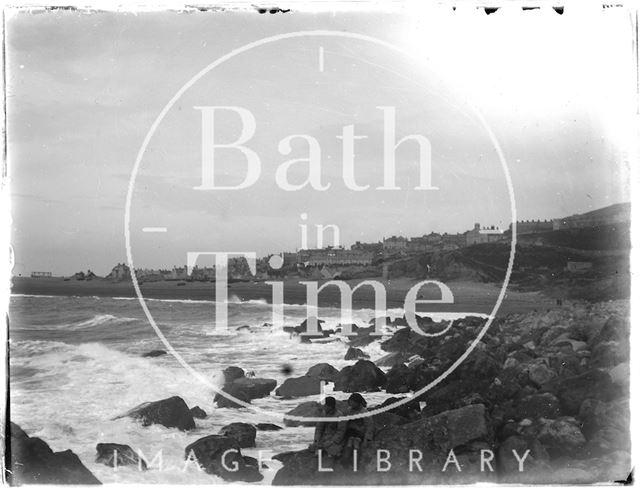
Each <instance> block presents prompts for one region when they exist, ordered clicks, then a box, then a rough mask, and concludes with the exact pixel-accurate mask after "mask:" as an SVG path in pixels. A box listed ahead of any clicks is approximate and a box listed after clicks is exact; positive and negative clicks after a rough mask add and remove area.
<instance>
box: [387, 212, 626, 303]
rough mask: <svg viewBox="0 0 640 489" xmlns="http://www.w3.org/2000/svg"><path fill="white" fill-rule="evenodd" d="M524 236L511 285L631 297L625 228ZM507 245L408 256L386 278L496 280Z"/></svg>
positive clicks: (559, 293)
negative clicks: (576, 267) (581, 265)
mask: <svg viewBox="0 0 640 489" xmlns="http://www.w3.org/2000/svg"><path fill="white" fill-rule="evenodd" d="M534 237H535V239H534ZM523 238H524V239H520V237H519V241H518V244H517V245H516V255H515V260H514V266H513V270H512V276H511V285H510V287H511V288H512V289H515V290H521V291H538V290H539V291H544V292H545V293H547V294H549V295H551V296H553V297H557V298H567V299H585V300H609V299H617V298H627V297H628V296H629V283H630V277H629V250H630V240H629V227H628V226H626V225H610V226H599V227H593V228H586V229H566V230H559V231H549V232H546V233H537V234H535V235H531V237H530V238H529V236H528V235H523ZM528 238H529V239H528ZM510 246H511V245H510V243H509V242H496V243H487V244H477V245H474V246H470V247H467V248H461V249H458V250H454V251H442V252H435V253H425V254H422V255H419V256H412V257H407V258H405V259H402V260H397V261H395V262H393V263H391V264H389V265H388V267H389V276H390V277H398V276H402V275H404V276H414V277H416V278H433V279H437V280H441V281H444V282H447V281H455V280H472V281H477V282H495V283H500V282H502V281H503V280H504V277H505V273H506V270H507V265H508V263H509V254H510ZM568 262H586V263H588V264H589V265H587V266H590V267H591V268H589V269H587V270H584V271H580V272H575V271H568V270H567V263H568Z"/></svg>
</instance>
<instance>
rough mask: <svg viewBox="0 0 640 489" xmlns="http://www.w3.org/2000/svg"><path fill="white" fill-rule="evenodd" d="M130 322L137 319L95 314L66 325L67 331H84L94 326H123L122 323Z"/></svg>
mask: <svg viewBox="0 0 640 489" xmlns="http://www.w3.org/2000/svg"><path fill="white" fill-rule="evenodd" d="M132 321H137V319H136V318H130V317H120V316H114V315H113V314H96V315H95V316H93V317H92V318H90V319H85V320H84V321H78V322H76V323H71V324H68V325H67V328H68V329H84V328H92V327H95V326H101V325H103V324H107V323H112V324H124V323H130V322H132Z"/></svg>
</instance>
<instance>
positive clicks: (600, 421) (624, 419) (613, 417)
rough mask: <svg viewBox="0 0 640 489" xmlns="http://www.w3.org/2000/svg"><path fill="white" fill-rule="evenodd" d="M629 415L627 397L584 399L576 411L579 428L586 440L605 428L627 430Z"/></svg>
mask: <svg viewBox="0 0 640 489" xmlns="http://www.w3.org/2000/svg"><path fill="white" fill-rule="evenodd" d="M630 417H631V413H630V409H629V400H628V399H620V400H617V401H613V402H603V401H599V400H597V399H585V401H584V402H583V403H582V405H581V406H580V412H579V413H578V420H579V421H580V429H581V431H582V433H583V434H584V435H585V437H586V438H587V440H590V439H591V437H592V436H593V435H594V434H595V433H596V432H598V431H599V430H602V429H605V428H613V429H615V430H617V431H621V432H623V433H624V432H628V431H629V420H630Z"/></svg>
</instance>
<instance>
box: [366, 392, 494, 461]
mask: <svg viewBox="0 0 640 489" xmlns="http://www.w3.org/2000/svg"><path fill="white" fill-rule="evenodd" d="M486 414H487V412H486V408H485V406H484V405H482V404H474V405H470V406H465V407H462V408H460V409H454V410H451V411H445V412H442V413H440V414H437V415H436V416H431V417H428V418H421V419H418V420H417V421H413V422H411V423H407V424H403V425H400V426H393V427H391V428H387V429H384V430H382V431H380V433H379V434H378V436H377V437H376V440H375V441H376V445H377V446H379V447H381V448H388V449H397V448H401V449H402V450H405V453H406V450H408V449H410V448H417V449H421V448H423V449H425V451H428V452H433V451H434V450H435V451H436V452H437V453H445V452H448V451H449V450H450V449H453V448H454V447H458V446H462V445H464V444H465V443H468V442H470V441H472V440H478V439H486V440H489V439H491V433H490V428H489V424H488V423H487V420H486Z"/></svg>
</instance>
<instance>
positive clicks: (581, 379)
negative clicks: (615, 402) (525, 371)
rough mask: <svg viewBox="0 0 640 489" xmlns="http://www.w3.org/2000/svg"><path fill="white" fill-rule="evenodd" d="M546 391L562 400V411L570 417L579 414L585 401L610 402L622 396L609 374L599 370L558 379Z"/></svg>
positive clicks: (546, 387)
mask: <svg viewBox="0 0 640 489" xmlns="http://www.w3.org/2000/svg"><path fill="white" fill-rule="evenodd" d="M544 390H546V391H549V392H552V393H554V394H555V395H556V397H557V398H558V399H560V406H561V408H562V411H563V413H565V414H568V415H575V414H578V412H579V411H580V405H581V404H582V402H583V401H584V400H585V399H588V398H593V399H598V400H601V401H610V400H612V399H614V398H615V397H618V396H619V394H620V390H619V389H618V388H617V387H616V385H615V384H614V383H613V382H612V380H611V376H610V375H609V373H608V372H605V371H602V370H597V369H594V370H590V371H588V372H585V373H584V374H581V375H577V376H572V377H564V378H562V379H557V381H553V382H551V383H549V384H548V385H545V386H544Z"/></svg>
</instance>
